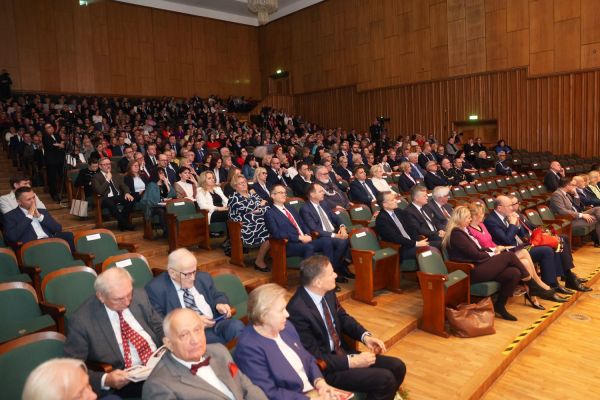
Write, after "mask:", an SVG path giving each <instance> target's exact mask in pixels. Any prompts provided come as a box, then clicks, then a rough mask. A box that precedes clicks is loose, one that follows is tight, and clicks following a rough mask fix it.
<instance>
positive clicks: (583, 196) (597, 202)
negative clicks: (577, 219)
mask: <svg viewBox="0 0 600 400" xmlns="http://www.w3.org/2000/svg"><path fill="white" fill-rule="evenodd" d="M577 194H578V195H579V200H580V201H581V204H583V205H584V206H586V207H587V206H592V207H596V206H600V199H599V198H597V197H596V195H595V194H594V192H592V190H591V189H589V188H587V187H586V188H584V189H577Z"/></svg>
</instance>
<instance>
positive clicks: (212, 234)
mask: <svg viewBox="0 0 600 400" xmlns="http://www.w3.org/2000/svg"><path fill="white" fill-rule="evenodd" d="M222 236H223V232H211V233H210V237H212V238H220V237H222Z"/></svg>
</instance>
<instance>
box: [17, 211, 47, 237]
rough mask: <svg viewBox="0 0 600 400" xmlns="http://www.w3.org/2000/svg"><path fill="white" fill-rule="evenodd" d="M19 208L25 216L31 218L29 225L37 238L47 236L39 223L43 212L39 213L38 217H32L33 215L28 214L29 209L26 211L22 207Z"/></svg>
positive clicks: (42, 218) (42, 217)
mask: <svg viewBox="0 0 600 400" xmlns="http://www.w3.org/2000/svg"><path fill="white" fill-rule="evenodd" d="M19 208H20V209H21V211H23V214H25V216H26V217H27V218H29V219H30V220H31V227H32V228H33V230H34V231H35V234H36V235H37V238H38V239H45V238H47V237H48V235H47V234H46V232H44V228H42V224H41V222H42V221H43V220H44V214H42V213H40V216H39V217H34V216H33V215H29V211H27V210H26V209H24V208H23V207H19Z"/></svg>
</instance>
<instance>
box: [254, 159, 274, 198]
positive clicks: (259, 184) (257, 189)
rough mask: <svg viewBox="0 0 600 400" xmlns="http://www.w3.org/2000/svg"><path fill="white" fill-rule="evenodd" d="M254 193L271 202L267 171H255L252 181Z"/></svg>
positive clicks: (261, 168)
mask: <svg viewBox="0 0 600 400" xmlns="http://www.w3.org/2000/svg"><path fill="white" fill-rule="evenodd" d="M252 182H253V185H252V191H254V193H256V194H257V195H259V196H260V198H261V199H263V200H267V201H270V200H271V196H270V195H269V188H268V187H267V169H266V168H264V167H258V168H256V170H255V171H254V180H253V181H252Z"/></svg>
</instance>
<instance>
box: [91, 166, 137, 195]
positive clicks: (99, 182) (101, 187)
mask: <svg viewBox="0 0 600 400" xmlns="http://www.w3.org/2000/svg"><path fill="white" fill-rule="evenodd" d="M112 182H113V185H115V187H116V188H117V190H118V191H119V195H121V196H123V195H125V193H129V192H130V191H129V187H128V186H127V185H126V184H125V182H124V181H123V177H122V176H121V175H120V174H118V173H113V174H112ZM92 187H93V188H94V192H95V193H96V194H100V195H102V196H104V197H106V196H108V193H109V192H110V185H109V184H108V181H107V180H106V178H105V177H104V174H103V173H102V172H100V173H99V174H96V175H94V177H93V178H92Z"/></svg>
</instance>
